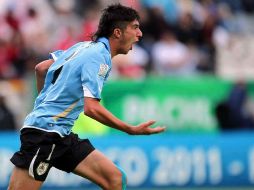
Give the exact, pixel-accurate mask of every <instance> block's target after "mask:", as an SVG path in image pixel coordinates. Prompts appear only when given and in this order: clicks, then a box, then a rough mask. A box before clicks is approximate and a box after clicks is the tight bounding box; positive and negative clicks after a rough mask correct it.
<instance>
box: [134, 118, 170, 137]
mask: <svg viewBox="0 0 254 190" xmlns="http://www.w3.org/2000/svg"><path fill="white" fill-rule="evenodd" d="M154 123H155V121H147V122H145V123H141V124H139V125H137V126H133V127H132V128H131V131H130V133H129V134H131V135H151V134H156V133H161V132H163V131H165V127H161V126H157V127H153V128H152V127H151V126H152V125H153V124H154Z"/></svg>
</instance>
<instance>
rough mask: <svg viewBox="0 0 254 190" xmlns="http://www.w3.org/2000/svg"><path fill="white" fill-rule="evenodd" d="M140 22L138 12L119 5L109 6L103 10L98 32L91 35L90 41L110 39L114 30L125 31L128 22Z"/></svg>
mask: <svg viewBox="0 0 254 190" xmlns="http://www.w3.org/2000/svg"><path fill="white" fill-rule="evenodd" d="M136 19H137V20H138V21H139V20H140V17H139V15H138V12H137V11H136V10H134V9H133V8H130V7H126V6H123V5H121V4H114V5H110V6H108V7H107V8H105V9H104V10H103V12H102V16H101V18H100V22H99V26H98V30H97V31H96V32H95V33H94V34H93V36H92V40H93V41H96V40H97V39H98V38H100V37H106V38H108V37H110V36H111V35H112V34H113V31H114V29H115V28H120V29H125V28H126V26H127V24H128V23H129V22H132V21H134V20H136Z"/></svg>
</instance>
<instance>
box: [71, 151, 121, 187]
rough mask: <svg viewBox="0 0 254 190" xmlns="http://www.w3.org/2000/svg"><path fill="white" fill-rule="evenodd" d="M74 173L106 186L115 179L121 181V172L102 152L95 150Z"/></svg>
mask: <svg viewBox="0 0 254 190" xmlns="http://www.w3.org/2000/svg"><path fill="white" fill-rule="evenodd" d="M73 173H75V174H77V175H80V176H82V177H84V178H87V179H89V180H91V181H93V182H94V183H96V184H98V185H100V186H104V185H107V184H108V183H109V182H111V181H113V180H115V179H121V175H122V173H121V171H120V170H119V169H118V168H117V167H116V165H115V164H114V163H113V162H112V161H111V160H109V159H108V158H107V157H106V156H105V155H103V154H102V153H101V152H100V151H98V150H94V151H93V152H91V153H90V154H89V155H88V156H87V157H86V158H85V159H84V160H82V161H81V162H80V163H79V164H78V165H77V167H76V168H75V169H74V171H73Z"/></svg>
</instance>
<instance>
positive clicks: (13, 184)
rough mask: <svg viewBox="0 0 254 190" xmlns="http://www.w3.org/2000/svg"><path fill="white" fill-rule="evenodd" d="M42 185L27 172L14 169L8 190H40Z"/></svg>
mask: <svg viewBox="0 0 254 190" xmlns="http://www.w3.org/2000/svg"><path fill="white" fill-rule="evenodd" d="M42 183H43V182H41V181H37V180H35V179H33V178H32V177H30V176H29V174H28V170H26V169H22V168H18V167H14V169H13V171H12V174H11V178H10V183H9V187H8V190H28V189H29V190H37V189H40V187H41V185H42Z"/></svg>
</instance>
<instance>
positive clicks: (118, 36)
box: [113, 28, 122, 39]
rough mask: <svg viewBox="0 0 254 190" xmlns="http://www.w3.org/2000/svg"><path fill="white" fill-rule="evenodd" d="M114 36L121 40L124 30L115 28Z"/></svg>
mask: <svg viewBox="0 0 254 190" xmlns="http://www.w3.org/2000/svg"><path fill="white" fill-rule="evenodd" d="M113 35H114V37H115V38H117V39H119V38H120V37H121V35H122V30H121V29H120V28H115V29H114V31H113Z"/></svg>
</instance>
